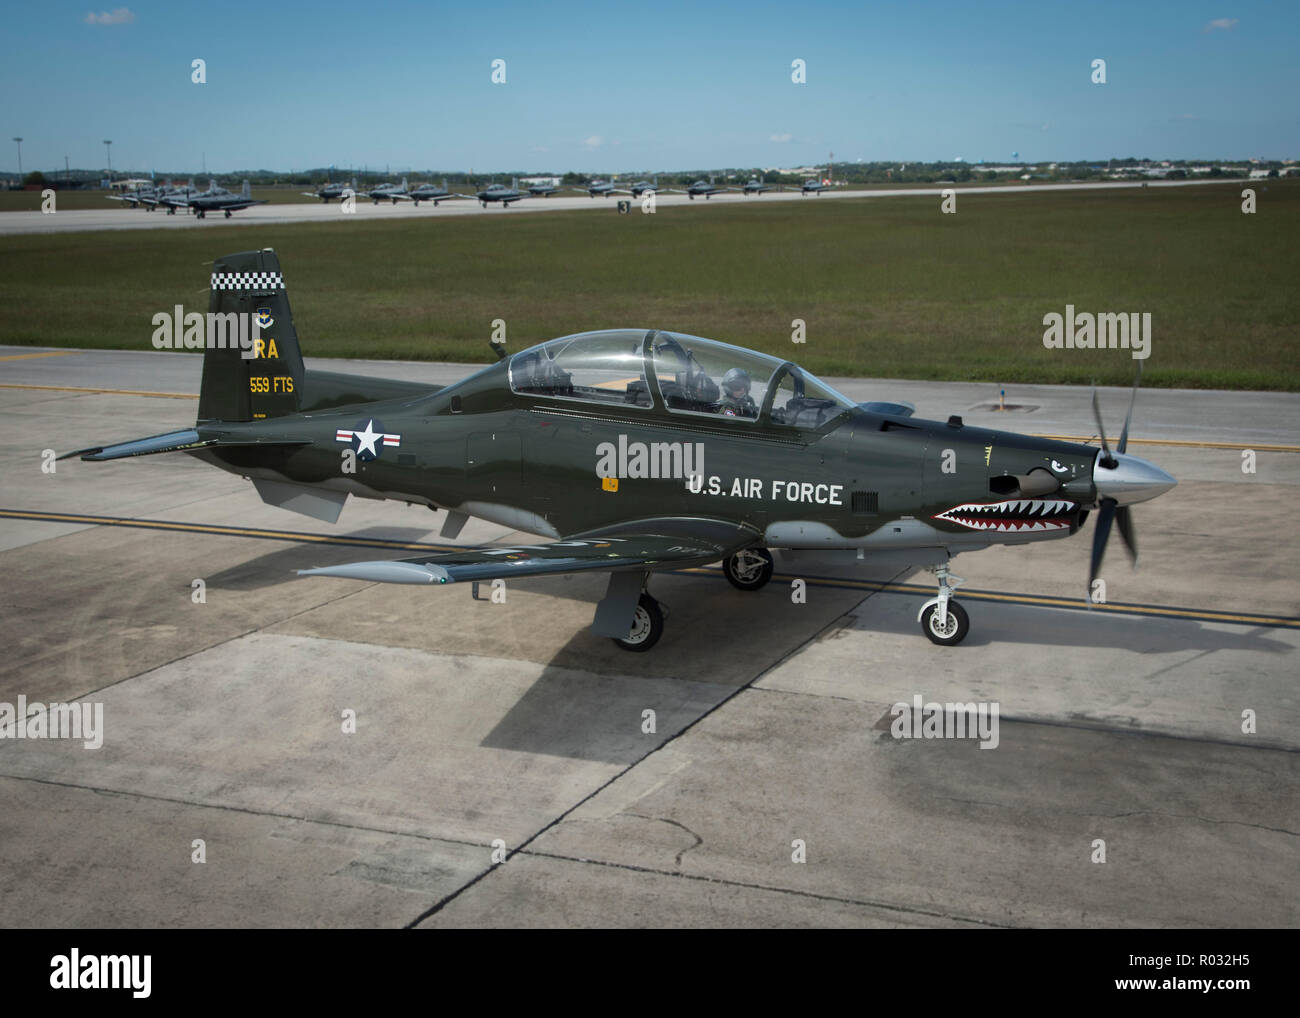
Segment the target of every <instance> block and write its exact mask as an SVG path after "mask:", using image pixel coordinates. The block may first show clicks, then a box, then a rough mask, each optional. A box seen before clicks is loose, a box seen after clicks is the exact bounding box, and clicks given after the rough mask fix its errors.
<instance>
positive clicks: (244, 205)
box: [212, 198, 266, 212]
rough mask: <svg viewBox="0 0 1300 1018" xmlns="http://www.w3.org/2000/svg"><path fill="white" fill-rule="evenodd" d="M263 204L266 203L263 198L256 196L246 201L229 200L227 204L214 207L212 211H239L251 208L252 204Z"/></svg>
mask: <svg viewBox="0 0 1300 1018" xmlns="http://www.w3.org/2000/svg"><path fill="white" fill-rule="evenodd" d="M265 204H266V199H265V198H256V199H250V200H248V201H237V202H231V203H230V204H229V205H222V206H221V207H220V208H215V209H213V210H212V211H213V212H238V211H240V209H251V208H252V207H253V206H254V205H265Z"/></svg>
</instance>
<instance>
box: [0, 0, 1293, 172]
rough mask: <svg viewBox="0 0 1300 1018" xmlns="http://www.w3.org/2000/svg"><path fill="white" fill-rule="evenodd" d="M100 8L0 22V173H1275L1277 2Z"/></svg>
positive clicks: (1286, 46)
mask: <svg viewBox="0 0 1300 1018" xmlns="http://www.w3.org/2000/svg"><path fill="white" fill-rule="evenodd" d="M108 3H109V4H110V5H112V6H109V7H103V6H96V7H94V8H91V7H90V6H88V5H87V4H85V3H84V2H83V3H80V4H77V3H62V2H51V3H43V4H28V5H23V6H22V7H14V8H11V9H10V10H9V12H8V13H7V14H6V16H5V22H4V25H5V29H4V34H3V37H2V38H0V56H2V57H3V59H0V88H2V89H3V95H4V97H5V103H4V114H3V117H4V121H5V127H6V132H5V140H4V143H3V145H0V153H3V156H0V168H2V169H5V170H10V171H12V170H14V169H16V165H17V156H16V147H15V145H14V144H13V143H12V142H11V141H9V140H8V139H9V138H11V137H13V136H15V135H20V136H22V137H23V138H24V139H25V140H24V142H23V147H22V148H23V166H24V168H25V169H29V170H30V169H32V168H45V169H50V168H56V167H62V165H63V157H64V155H65V154H66V155H68V156H69V157H70V159H71V163H72V165H73V166H74V167H76V166H81V167H102V166H103V165H104V145H103V143H102V140H103V139H104V138H111V139H113V147H112V151H113V166H114V168H115V169H132V170H145V171H147V170H149V169H150V168H156V169H159V170H168V169H182V168H191V167H192V168H194V169H198V167H199V166H200V163H201V161H202V159H203V158H204V157H205V156H206V160H207V166H208V168H209V170H212V171H214V172H225V171H229V170H234V169H242V168H250V169H251V168H260V167H266V168H272V169H279V170H289V169H294V168H303V167H310V166H328V165H337V166H339V167H347V166H353V165H355V166H358V167H360V166H363V165H365V166H369V167H370V168H372V169H375V168H378V169H380V170H382V169H383V168H384V167H385V166H388V167H391V168H392V170H394V171H398V170H403V169H407V168H413V169H423V168H426V167H437V168H445V169H470V168H472V169H474V170H475V171H476V172H479V173H492V172H495V171H501V170H507V169H512V168H530V169H536V170H544V169H552V170H555V171H560V172H562V171H565V170H569V169H575V170H588V171H596V172H603V173H609V172H621V171H631V170H638V169H645V170H655V169H690V168H705V167H722V166H797V165H803V164H815V163H818V162H823V161H824V160H825V159H826V157H827V153H829V152H834V153H835V157H836V159H837V160H843V159H847V160H854V159H859V158H861V159H865V160H875V159H890V160H900V161H915V160H934V159H953V158H957V157H961V158H964V159H967V160H969V161H975V160H980V159H982V160H985V161H988V162H1001V161H1008V160H1010V159H1011V158H1012V153H1013V152H1018V153H1019V155H1020V159H1021V160H1025V161H1039V160H1050V159H1085V158H1089V159H1091V158H1105V157H1107V156H1119V157H1122V156H1128V155H1134V156H1151V157H1155V158H1202V157H1206V158H1250V157H1261V158H1289V157H1293V156H1297V155H1300V144H1297V140H1298V138H1300V106H1298V105H1297V97H1298V96H1300V60H1297V57H1296V54H1297V52H1298V51H1300V4H1298V3H1295V2H1279V3H1258V2H1241V0H1209V2H1202V0H1185V2H1181V3H1163V2H1157V3H1144V2H1131V3H1130V2H1124V3H1108V2H1087V3H1068V4H1067V3H1058V2H1055V0H1042V2H1038V3H1024V4H1020V3H1003V4H998V3H991V4H983V3H971V2H969V0H967V2H964V3H942V2H936V3H854V4H836V3H801V2H799V0H788V2H783V3H779V4H778V3H743V4H726V5H720V4H695V3H690V2H685V3H676V2H667V3H637V4H633V5H620V4H614V3H592V4H581V3H566V2H556V3H531V4H524V3H500V4H496V5H490V4H471V5H454V6H445V5H441V4H431V3H413V2H395V3H387V2H383V0H376V2H374V3H370V4H362V3H356V2H355V0H351V2H349V3H345V4H333V3H321V2H312V3H302V2H294V0H289V2H284V3H264V2H263V3H246V2H242V0H233V2H222V3H205V4H192V5H191V4H179V5H178V4H175V3H169V4H157V3H148V2H138V0H126V4H127V10H129V12H130V17H129V18H128V17H126V16H121V17H119V18H111V17H110V18H109V19H108V20H109V21H116V22H117V23H109V24H101V23H95V24H88V23H87V15H88V13H92V12H93V13H96V14H98V13H100V12H105V11H107V12H112V11H114V10H116V9H117V7H118V5H119V0H108ZM195 58H201V59H203V60H205V61H206V64H207V83H206V84H202V85H197V84H193V83H191V80H190V77H191V61H192V60H193V59H195ZM796 58H798V59H802V60H804V61H805V62H806V65H807V83H806V84H802V85H796V84H793V83H792V82H791V80H790V79H791V61H793V60H794V59H796ZM1094 58H1101V59H1104V60H1105V61H1106V77H1107V81H1106V84H1104V85H1096V84H1093V83H1092V81H1091V74H1092V70H1091V62H1092V60H1093V59H1094ZM494 59H503V60H505V61H506V83H505V84H493V83H492V82H491V62H492V61H493V60H494Z"/></svg>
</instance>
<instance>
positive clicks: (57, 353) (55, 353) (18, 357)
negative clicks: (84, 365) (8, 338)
mask: <svg viewBox="0 0 1300 1018" xmlns="http://www.w3.org/2000/svg"><path fill="white" fill-rule="evenodd" d="M74 353H81V351H80V350H47V351H45V352H44V353H7V354H5V355H4V356H2V357H0V361H25V360H28V359H30V358H32V357H71V356H72V355H73V354H74Z"/></svg>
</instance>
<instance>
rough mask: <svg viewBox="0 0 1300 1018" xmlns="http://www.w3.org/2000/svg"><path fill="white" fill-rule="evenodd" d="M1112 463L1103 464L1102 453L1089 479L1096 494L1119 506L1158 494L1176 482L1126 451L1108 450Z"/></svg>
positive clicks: (1145, 499)
mask: <svg viewBox="0 0 1300 1018" xmlns="http://www.w3.org/2000/svg"><path fill="white" fill-rule="evenodd" d="M1111 455H1112V456H1114V457H1115V461H1116V462H1115V465H1114V466H1113V467H1107V466H1105V465H1104V464H1103V463H1102V462H1101V457H1102V454H1101V453H1100V452H1098V453H1097V461H1096V463H1095V464H1094V465H1093V468H1092V480H1093V483H1094V484H1095V485H1096V486H1097V493H1098V494H1099V495H1102V496H1104V497H1106V498H1113V499H1114V500H1115V501H1116V502H1118V503H1119V504H1120V505H1132V504H1133V503H1134V502H1145V501H1147V500H1148V499H1152V498H1155V497H1156V496H1157V495H1162V494H1164V493H1165V492H1166V491H1168V490H1169V489H1170V488H1172V487H1173V486H1174V485H1175V484H1177V483H1178V482H1177V481H1176V480H1175V479H1174V478H1173V477H1171V476H1170V475H1169V474H1167V473H1165V472H1164V471H1163V470H1161V469H1160V468H1159V467H1158V466H1156V465H1155V464H1154V463H1148V462H1147V461H1146V460H1144V459H1139V458H1138V457H1137V456H1129V455H1128V454H1127V453H1122V452H1117V453H1112V454H1111Z"/></svg>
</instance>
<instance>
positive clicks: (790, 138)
mask: <svg viewBox="0 0 1300 1018" xmlns="http://www.w3.org/2000/svg"><path fill="white" fill-rule="evenodd" d="M767 140H768V141H779V142H781V143H782V144H784V143H785V142H787V141H793V140H794V135H793V134H774V135H772V137H770V138H768V139H767Z"/></svg>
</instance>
